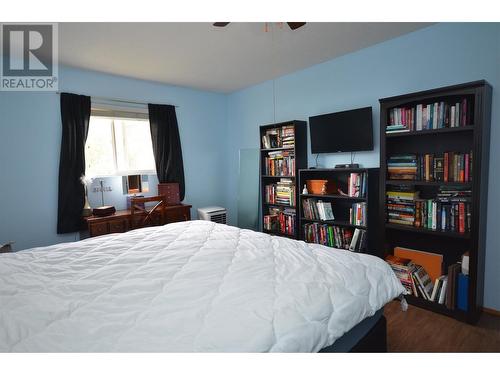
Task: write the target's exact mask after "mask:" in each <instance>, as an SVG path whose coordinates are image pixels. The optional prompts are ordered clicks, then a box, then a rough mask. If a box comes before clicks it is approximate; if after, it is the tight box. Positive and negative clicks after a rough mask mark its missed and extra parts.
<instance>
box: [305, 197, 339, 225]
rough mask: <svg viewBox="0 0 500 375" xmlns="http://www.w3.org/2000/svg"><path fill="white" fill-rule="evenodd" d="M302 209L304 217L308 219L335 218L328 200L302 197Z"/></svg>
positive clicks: (324, 219)
mask: <svg viewBox="0 0 500 375" xmlns="http://www.w3.org/2000/svg"><path fill="white" fill-rule="evenodd" d="M302 210H303V211H304V217H305V218H306V219H309V220H323V221H326V220H335V216H334V215H333V210H332V204H331V203H330V202H323V201H321V200H316V199H312V198H309V199H303V200H302Z"/></svg>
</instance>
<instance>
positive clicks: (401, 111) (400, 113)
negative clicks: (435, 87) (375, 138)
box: [386, 98, 474, 133]
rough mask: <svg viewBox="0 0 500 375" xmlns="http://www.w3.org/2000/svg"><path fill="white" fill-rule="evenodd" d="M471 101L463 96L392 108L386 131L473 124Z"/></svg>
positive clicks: (394, 131)
mask: <svg viewBox="0 0 500 375" xmlns="http://www.w3.org/2000/svg"><path fill="white" fill-rule="evenodd" d="M472 112H473V109H472V105H471V101H470V100H468V99H467V98H462V99H461V100H460V101H457V102H455V103H446V102H443V101H442V102H435V103H429V104H417V105H416V106H413V107H401V108H392V109H391V110H390V111H389V124H388V125H387V126H386V133H396V132H405V131H420V130H429V129H441V128H456V127H461V126H467V125H472V119H473V118H474V116H473V113H472Z"/></svg>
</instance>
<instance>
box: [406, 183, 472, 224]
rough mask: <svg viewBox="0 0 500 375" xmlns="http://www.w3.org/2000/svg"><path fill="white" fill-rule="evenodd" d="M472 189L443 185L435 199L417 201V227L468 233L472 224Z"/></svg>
mask: <svg viewBox="0 0 500 375" xmlns="http://www.w3.org/2000/svg"><path fill="white" fill-rule="evenodd" d="M471 193H472V191H471V190H467V189H460V188H453V187H441V188H440V190H439V192H438V194H437V196H436V198H435V199H417V200H416V201H415V224H414V225H415V227H417V228H426V229H431V230H440V231H447V232H458V233H468V232H470V230H471V225H472V204H471Z"/></svg>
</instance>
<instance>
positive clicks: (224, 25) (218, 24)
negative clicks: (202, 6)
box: [213, 22, 306, 30]
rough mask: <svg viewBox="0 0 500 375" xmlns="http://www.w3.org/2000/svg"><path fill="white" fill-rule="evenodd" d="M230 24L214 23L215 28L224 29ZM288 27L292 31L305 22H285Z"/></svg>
mask: <svg viewBox="0 0 500 375" xmlns="http://www.w3.org/2000/svg"><path fill="white" fill-rule="evenodd" d="M229 23H230V22H214V24H213V25H214V26H215V27H226V26H227V25H229ZM286 24H287V25H288V27H290V29H292V30H297V29H298V28H299V27H302V26H304V25H305V24H306V23H305V22H287V23H286Z"/></svg>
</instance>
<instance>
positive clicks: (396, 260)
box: [385, 255, 446, 303]
mask: <svg viewBox="0 0 500 375" xmlns="http://www.w3.org/2000/svg"><path fill="white" fill-rule="evenodd" d="M385 261H386V262H387V263H388V264H389V266H391V268H392V270H393V271H394V274H395V275H396V277H397V278H398V279H399V281H400V282H401V284H402V285H403V286H404V287H405V289H406V292H407V293H408V294H412V295H414V296H415V297H421V298H423V299H425V300H428V301H433V302H438V303H444V301H445V296H446V284H444V285H443V283H442V281H443V280H445V276H440V277H439V278H438V279H437V280H436V282H435V283H433V282H432V280H431V277H430V276H429V274H428V273H427V271H426V270H425V268H424V267H422V266H420V265H418V264H415V263H414V262H413V261H412V260H410V259H407V258H401V257H397V256H394V255H387V256H386V258H385ZM438 287H439V291H438ZM443 287H444V288H443Z"/></svg>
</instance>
